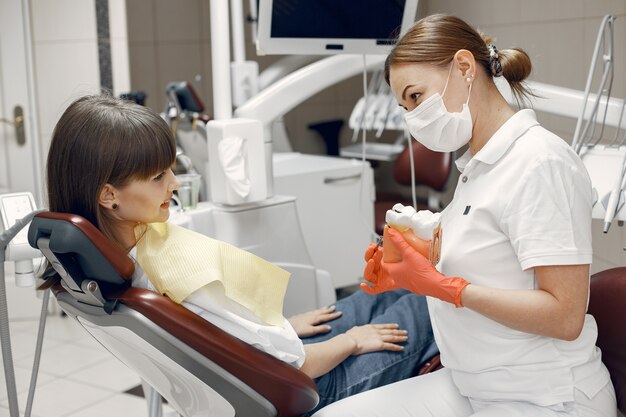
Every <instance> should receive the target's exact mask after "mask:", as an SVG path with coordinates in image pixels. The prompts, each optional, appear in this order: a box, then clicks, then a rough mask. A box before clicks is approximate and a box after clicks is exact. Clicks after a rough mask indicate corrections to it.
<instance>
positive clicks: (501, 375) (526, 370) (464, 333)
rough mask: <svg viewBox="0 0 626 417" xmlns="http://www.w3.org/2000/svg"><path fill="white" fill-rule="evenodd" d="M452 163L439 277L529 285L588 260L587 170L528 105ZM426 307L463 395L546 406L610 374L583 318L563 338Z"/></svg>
mask: <svg viewBox="0 0 626 417" xmlns="http://www.w3.org/2000/svg"><path fill="white" fill-rule="evenodd" d="M456 163H457V167H458V168H459V170H460V171H461V176H460V178H459V182H458V185H457V188H456V191H455V194H454V199H453V201H452V202H451V203H450V205H448V206H447V207H446V209H445V210H444V211H443V213H442V216H441V225H442V248H441V261H440V263H439V264H438V265H437V267H438V269H439V270H440V271H441V272H442V273H443V274H445V275H446V276H459V277H463V278H465V279H466V280H467V281H469V282H470V283H473V284H477V285H481V286H485V287H491V288H503V289H533V288H536V281H535V276H534V269H533V267H536V266H545V265H576V264H590V263H591V261H592V248H591V201H592V193H591V182H590V180H589V176H588V174H587V171H586V169H585V167H584V165H583V163H582V162H581V160H580V158H579V157H578V156H577V155H576V153H575V152H573V150H572V149H571V148H570V147H569V146H568V145H567V143H565V142H564V141H563V140H562V139H560V138H559V137H557V136H556V135H554V134H552V133H550V132H549V131H547V130H546V129H544V128H542V127H541V126H540V125H539V123H538V122H537V119H536V116H535V113H534V112H533V111H532V110H521V111H519V112H518V113H516V114H515V115H514V116H513V117H511V118H510V119H509V120H508V121H507V122H506V123H505V124H504V125H502V126H501V127H500V129H499V130H498V131H497V132H496V133H495V134H494V135H493V136H492V138H491V139H490V140H489V141H488V142H487V144H486V145H485V146H484V147H483V148H482V149H481V150H480V151H479V152H478V153H477V154H476V155H474V156H473V157H472V155H471V153H469V151H468V152H466V153H465V155H463V156H462V157H461V158H459V159H458V160H457V162H456ZM428 305H429V311H430V317H431V320H432V323H433V330H434V334H435V339H436V341H437V345H438V346H439V349H440V351H441V357H442V362H443V364H444V365H445V366H446V367H448V368H450V369H451V370H452V371H453V372H452V374H453V378H454V381H455V383H456V385H457V387H458V388H459V390H460V392H461V394H463V395H465V396H468V397H473V398H477V399H484V400H494V401H498V400H508V401H529V402H533V403H536V404H539V405H550V404H559V403H563V402H567V401H573V399H574V387H577V388H579V389H581V390H582V391H583V392H585V393H586V394H588V395H590V396H593V395H595V393H596V392H597V391H599V390H600V389H601V388H602V387H603V386H604V385H605V384H606V383H607V382H608V381H609V374H608V371H607V370H606V368H605V367H604V365H602V363H601V361H600V352H599V349H597V348H596V347H595V341H596V337H597V327H596V323H595V320H594V319H593V317H591V316H589V315H587V316H586V320H585V324H584V328H583V330H582V333H581V335H580V337H579V338H578V339H576V340H575V341H572V342H567V341H563V340H559V339H554V338H549V337H544V336H538V335H534V334H530V333H525V332H521V331H518V330H513V329H511V328H509V327H506V326H504V325H502V324H499V323H497V322H495V321H493V320H491V319H489V318H486V317H485V316H483V315H481V314H479V313H477V312H475V311H472V310H470V309H467V308H459V309H457V308H455V307H454V305H452V304H450V303H446V302H443V301H440V300H438V299H433V298H430V297H429V299H428ZM528 314H533V312H532V311H529V312H528Z"/></svg>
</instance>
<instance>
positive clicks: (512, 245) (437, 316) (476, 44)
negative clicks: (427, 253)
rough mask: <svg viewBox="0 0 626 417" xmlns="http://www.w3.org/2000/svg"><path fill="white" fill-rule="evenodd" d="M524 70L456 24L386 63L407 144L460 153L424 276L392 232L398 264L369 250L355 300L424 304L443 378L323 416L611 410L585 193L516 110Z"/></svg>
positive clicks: (431, 31) (564, 159) (423, 31)
mask: <svg viewBox="0 0 626 417" xmlns="http://www.w3.org/2000/svg"><path fill="white" fill-rule="evenodd" d="M530 71H531V62H530V59H529V57H528V55H527V54H526V53H525V52H524V51H522V50H521V49H508V50H504V51H498V50H497V49H496V47H495V46H494V45H493V43H492V42H491V40H490V39H489V38H488V37H485V36H482V35H481V34H479V33H478V32H477V31H476V30H474V29H473V28H471V27H470V26H469V25H468V24H467V23H466V22H464V21H462V20H461V19H458V18H456V17H452V16H447V15H432V16H428V17H426V18H424V19H422V20H420V21H419V22H417V23H416V24H415V25H414V26H413V28H412V29H410V30H409V32H408V33H407V34H406V35H404V36H403V37H402V38H401V39H400V40H399V42H398V44H397V45H396V46H395V47H394V49H393V50H392V52H391V53H390V55H389V57H388V58H387V62H386V66H385V73H386V79H387V81H388V82H389V83H390V85H391V89H392V91H393V93H394V95H395V97H396V99H397V101H398V103H399V104H400V106H402V107H404V108H405V109H406V110H407V113H406V116H405V118H406V123H407V127H408V130H409V132H410V133H411V135H412V136H413V137H414V138H415V139H417V140H418V141H419V142H421V143H422V144H423V145H424V146H426V147H428V148H430V149H432V150H435V151H441V152H450V151H456V150H458V149H460V148H462V147H463V146H465V145H468V149H467V151H466V152H465V154H464V155H463V156H461V157H460V158H459V159H458V160H457V161H456V164H457V167H458V169H459V170H460V171H461V175H460V178H459V182H458V185H457V188H456V191H455V194H454V199H453V200H452V202H451V203H450V204H449V205H448V206H447V207H446V209H445V210H444V211H443V213H442V216H441V226H442V238H441V245H442V246H441V260H440V262H439V263H438V264H437V266H436V267H433V266H432V265H431V264H430V262H429V261H428V260H427V259H426V258H424V257H423V256H422V255H420V254H419V253H417V252H416V251H414V250H413V249H412V248H411V247H410V246H409V245H408V244H407V243H406V242H405V241H404V239H403V238H402V236H401V235H400V234H399V233H398V232H395V231H394V230H391V236H390V239H387V241H385V242H384V245H385V246H386V245H394V246H396V247H397V249H398V250H399V252H400V253H402V260H401V261H400V262H396V263H386V262H383V261H382V251H381V250H379V249H377V248H375V247H373V246H370V248H368V251H367V252H366V260H367V261H368V262H367V266H366V269H365V278H366V279H367V280H368V281H369V283H368V284H362V287H363V290H364V291H366V292H368V293H379V292H384V291H388V290H392V289H395V288H404V289H407V290H410V291H412V292H414V293H417V294H424V295H427V296H429V297H428V307H429V312H430V318H431V322H432V327H433V332H434V335H435V340H436V342H437V345H438V346H439V349H440V351H441V360H442V363H443V365H444V366H445V368H444V369H443V370H440V371H437V372H434V373H431V374H428V375H425V376H420V377H416V378H412V379H409V380H405V381H401V382H397V383H394V384H392V385H388V386H385V387H382V388H379V389H376V390H373V391H370V392H368V393H363V394H359V395H357V396H353V397H351V398H348V399H345V400H342V401H340V402H338V403H335V404H333V405H331V406H329V407H326V408H324V409H322V410H321V411H320V412H318V413H317V414H316V416H318V417H328V416H341V417H346V416H359V417H366V416H394V417H404V416H420V417H422V416H436V417H447V416H450V417H461V416H481V417H487V416H498V417H501V416H553V417H556V416H562V417H565V416H586V417H594V416H606V417H609V416H610V417H613V416H615V413H616V405H615V393H614V390H613V386H612V384H611V380H610V376H609V373H608V371H607V369H606V367H605V366H604V365H603V364H602V361H601V353H600V350H599V349H598V348H597V347H596V346H595V342H596V337H597V327H596V323H595V320H594V318H593V317H592V316H590V315H587V314H586V309H587V300H588V294H589V264H590V263H591V261H592V247H591V201H592V194H591V184H590V180H589V177H588V175H587V172H586V170H585V167H584V165H583V164H582V162H581V160H580V159H579V158H578V156H577V155H576V154H575V153H574V152H573V151H572V149H571V148H570V147H569V146H568V144H567V143H566V142H565V141H563V140H562V139H561V138H559V137H557V136H556V135H554V134H552V133H551V132H549V131H547V130H546V129H544V128H543V127H541V126H540V125H539V123H538V122H537V118H536V116H535V113H534V112H533V111H532V110H529V109H524V110H520V111H515V110H514V109H512V108H511V107H510V106H509V105H508V103H507V102H506V100H505V99H504V98H503V97H502V95H501V94H500V92H499V91H498V89H497V88H496V85H495V84H494V81H493V77H499V76H503V77H504V78H505V79H506V80H507V81H508V83H509V85H510V87H511V89H512V91H513V93H514V95H515V97H516V98H517V99H518V102H520V101H523V99H524V98H525V97H527V96H528V95H529V91H527V89H526V88H525V86H524V84H523V83H522V82H523V81H524V79H526V78H527V76H528V75H529V74H530Z"/></svg>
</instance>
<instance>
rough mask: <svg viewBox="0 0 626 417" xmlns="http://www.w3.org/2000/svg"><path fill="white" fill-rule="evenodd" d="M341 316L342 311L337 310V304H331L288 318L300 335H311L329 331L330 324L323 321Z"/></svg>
mask: <svg viewBox="0 0 626 417" xmlns="http://www.w3.org/2000/svg"><path fill="white" fill-rule="evenodd" d="M339 316H341V311H335V306H330V307H324V308H318V309H317V310H313V311H307V312H306V313H302V314H296V315H295V316H292V317H289V319H288V320H289V323H291V325H292V326H293V328H294V330H295V331H296V333H297V335H298V336H299V337H309V336H315V335H317V334H321V333H328V332H329V331H330V326H329V325H326V324H322V323H326V322H328V321H331V320H335V319H336V318H337V317H339Z"/></svg>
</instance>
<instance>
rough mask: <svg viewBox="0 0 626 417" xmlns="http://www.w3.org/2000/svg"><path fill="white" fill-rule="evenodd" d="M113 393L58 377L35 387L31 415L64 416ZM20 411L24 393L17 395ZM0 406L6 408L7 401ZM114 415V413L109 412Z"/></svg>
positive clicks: (23, 401)
mask: <svg viewBox="0 0 626 417" xmlns="http://www.w3.org/2000/svg"><path fill="white" fill-rule="evenodd" d="M113 395H115V394H114V393H112V392H111V391H109V390H105V389H101V388H95V387H91V386H88V385H85V384H81V383H79V382H75V381H70V380H68V379H64V378H59V379H56V380H54V381H51V382H49V383H47V384H44V385H41V386H39V387H37V390H36V392H35V397H34V401H33V415H37V416H46V417H65V416H66V415H68V414H70V413H75V412H78V410H81V409H83V408H86V407H89V406H91V405H93V404H96V403H98V402H101V401H103V400H105V399H107V398H110V397H112V396H113ZM18 403H19V405H20V409H21V413H23V408H24V407H25V405H26V394H25V393H23V394H21V395H19V396H18ZM0 406H2V407H6V408H8V401H7V400H3V401H2V402H0ZM110 415H111V416H114V415H115V414H110Z"/></svg>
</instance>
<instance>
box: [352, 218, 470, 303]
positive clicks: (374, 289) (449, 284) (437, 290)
mask: <svg viewBox="0 0 626 417" xmlns="http://www.w3.org/2000/svg"><path fill="white" fill-rule="evenodd" d="M388 238H389V239H390V240H391V242H385V244H392V245H394V246H395V247H396V249H397V250H398V252H399V253H400V254H401V255H402V260H401V261H400V262H393V263H386V262H384V261H383V260H382V252H383V251H382V250H380V249H376V248H372V246H373V245H370V247H369V248H368V249H367V251H366V252H365V255H366V256H365V257H366V259H367V265H366V266H365V271H364V273H363V275H364V277H365V279H366V280H367V281H368V282H369V283H370V284H371V285H368V284H366V283H362V284H361V289H362V290H363V291H365V292H366V293H369V294H378V293H381V292H385V291H389V290H394V289H397V288H404V289H406V290H409V291H411V292H413V293H415V294H423V295H428V296H431V297H436V298H439V299H440V300H443V301H447V302H449V303H452V304H454V305H455V306H457V307H462V306H463V304H462V303H461V292H462V291H463V288H465V287H466V286H467V285H469V282H467V281H465V280H464V279H463V278H459V277H446V276H445V275H443V274H442V273H441V272H439V271H437V269H435V267H434V266H433V265H432V264H431V263H430V261H429V260H428V259H426V258H425V257H424V256H423V255H421V254H420V253H419V252H417V251H416V250H415V249H413V248H412V247H411V246H410V245H409V244H408V243H407V242H406V241H405V240H404V237H402V234H400V232H398V231H397V230H393V229H391V230H389V233H388ZM368 255H369V257H368Z"/></svg>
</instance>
